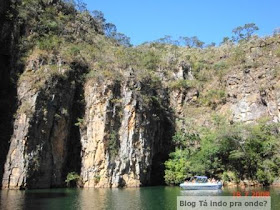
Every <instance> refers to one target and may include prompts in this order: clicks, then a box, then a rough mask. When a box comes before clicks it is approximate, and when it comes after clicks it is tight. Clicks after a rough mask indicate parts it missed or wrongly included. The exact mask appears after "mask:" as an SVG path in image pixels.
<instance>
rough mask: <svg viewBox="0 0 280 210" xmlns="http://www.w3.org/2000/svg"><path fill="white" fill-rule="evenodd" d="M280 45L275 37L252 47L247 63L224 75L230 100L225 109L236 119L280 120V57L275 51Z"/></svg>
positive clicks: (249, 121) (246, 58)
mask: <svg viewBox="0 0 280 210" xmlns="http://www.w3.org/2000/svg"><path fill="white" fill-rule="evenodd" d="M279 44H280V43H279V40H273V41H267V42H260V43H258V44H255V45H253V46H251V48H250V51H249V52H247V53H246V56H245V61H246V63H247V64H246V65H244V66H242V67H241V68H237V69H234V68H233V70H232V71H231V72H230V73H229V74H228V75H227V77H226V78H225V81H224V82H225V88H226V93H227V101H226V104H225V105H224V106H223V107H222V109H223V110H230V111H231V114H232V119H233V121H243V122H247V123H252V122H255V121H256V120H257V119H259V118H261V117H268V118H269V119H270V120H272V121H274V122H280V85H279V84H280V80H279V76H277V75H278V74H279V66H280V59H279V56H276V55H274V54H273V53H272V52H273V50H276V49H278V48H279ZM265 47H266V48H268V49H269V51H268V50H266V51H264V50H263V49H265ZM264 53H266V54H264ZM264 58H265V59H264Z"/></svg>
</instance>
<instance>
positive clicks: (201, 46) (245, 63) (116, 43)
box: [10, 0, 280, 184]
mask: <svg viewBox="0 0 280 210" xmlns="http://www.w3.org/2000/svg"><path fill="white" fill-rule="evenodd" d="M13 6H14V7H13V8H12V9H11V13H10V18H11V19H14V20H15V21H16V22H18V23H19V28H21V30H22V32H21V33H22V34H23V36H22V39H21V41H20V52H21V57H22V61H21V62H22V63H23V64H26V63H27V64H28V65H26V66H25V71H24V72H23V74H21V75H20V79H19V82H23V81H32V82H33V83H34V84H33V88H34V89H36V90H39V89H41V88H42V87H43V86H44V84H45V83H44V81H46V80H48V79H49V78H50V77H57V76H58V77H62V78H65V77H66V74H67V72H68V71H73V69H72V68H71V66H73V65H75V64H79V66H85V67H86V68H87V71H85V72H83V75H79V77H78V78H77V79H81V78H82V79H86V80H98V81H104V80H106V79H111V80H118V81H122V80H123V78H125V77H126V78H127V72H132V71H133V76H134V77H135V80H137V81H145V82H149V84H151V85H150V88H152V89H155V90H156V89H158V88H161V87H164V88H167V89H169V90H170V92H171V91H176V90H181V91H183V90H188V89H191V88H195V89H196V90H197V91H198V92H199V97H198V98H197V100H195V101H193V103H192V104H189V105H188V108H187V109H184V110H183V111H182V112H183V114H184V116H185V117H186V119H192V118H195V115H196V113H197V112H202V111H203V112H207V113H210V114H213V112H215V110H217V109H218V107H219V106H220V105H222V104H224V103H225V101H226V95H227V94H226V90H225V82H224V80H225V76H226V75H227V74H228V73H229V72H230V71H244V70H245V69H246V68H248V67H249V68H258V67H259V66H260V65H264V64H266V65H268V66H269V67H270V68H271V69H273V72H272V73H271V74H272V75H271V77H273V78H279V77H280V69H279V66H277V65H274V64H273V62H269V61H266V60H265V59H262V58H260V59H258V60H260V62H256V61H255V60H254V59H252V58H251V57H250V56H249V53H250V50H251V48H252V47H256V46H260V45H262V44H263V42H264V41H267V42H273V41H274V40H278V39H279V37H278V35H279V31H275V34H274V36H271V37H267V38H259V37H257V36H254V35H253V33H254V32H255V31H256V30H258V27H257V26H256V25H255V24H254V23H250V24H245V25H244V26H240V27H237V28H235V29H233V36H232V38H229V37H225V38H224V39H223V41H222V42H221V44H220V46H219V47H215V45H216V44H215V43H211V44H208V45H205V43H204V42H203V41H201V40H199V39H198V37H195V36H194V37H180V39H179V40H172V37H170V36H165V37H164V38H161V39H158V40H156V41H153V42H147V43H143V44H142V45H139V46H137V47H132V46H131V44H130V40H129V38H128V37H127V36H125V35H124V34H122V33H119V32H117V29H116V26H115V25H114V24H112V23H107V22H106V19H105V18H104V15H103V13H102V12H100V11H93V12H89V11H88V10H86V7H85V5H84V4H83V3H81V2H80V3H77V2H73V1H62V0H42V1H38V0H22V1H20V2H17V3H15V4H14V5H13ZM15 11H17V12H15ZM269 53H271V54H272V55H273V56H275V57H277V58H279V57H280V48H279V47H278V48H268V47H266V46H264V47H263V48H261V49H259V52H255V54H256V56H259V55H261V54H269ZM259 57H260V56H259ZM182 61H185V62H186V63H188V65H189V66H190V67H191V70H192V74H193V76H194V78H192V79H189V78H181V79H179V80H176V79H174V76H173V75H174V72H176V71H177V69H178V66H179V64H180V63H181V62H182ZM30 63H31V64H32V65H29V64H30ZM34 65H36V66H35V67H34ZM43 66H44V67H43ZM161 75H164V78H165V79H163V78H162V76H161ZM278 85H279V84H278ZM267 88H270V84H267V83H265V84H262V86H261V87H260V90H261V89H267ZM273 88H280V87H273ZM23 108H24V106H23ZM190 115H191V117H190ZM212 116H213V118H212V119H211V126H209V127H199V126H198V125H197V126H196V127H193V126H190V127H188V129H187V130H186V129H183V130H181V128H182V126H179V125H177V132H176V134H175V135H174V137H173V142H174V145H175V147H176V150H175V152H173V153H171V154H170V159H169V160H168V161H167V162H166V163H165V166H166V171H165V172H166V174H165V180H166V183H167V184H178V183H180V182H181V181H182V180H184V179H185V178H186V176H191V175H195V174H206V175H208V176H212V177H217V178H221V179H223V180H225V181H237V182H238V181H239V180H243V179H251V180H258V181H259V182H261V183H264V184H269V183H271V182H272V181H273V179H274V178H275V177H277V176H279V174H280V171H279V167H280V152H279V151H278V150H279V149H278V148H279V138H280V134H279V125H277V124H274V123H270V122H268V121H260V122H259V123H258V124H242V123H232V122H230V121H229V120H226V119H225V118H224V117H221V116H218V115H212ZM205 117H206V116H205ZM80 124H82V120H78V123H77V125H78V126H79V125H80ZM190 124H192V125H193V124H195V123H190ZM114 135H115V134H111V139H112V144H111V145H110V146H111V147H112V148H114V147H115V146H114V141H113V140H114V139H115V136H114ZM77 179H78V176H76V175H75V174H74V173H73V174H71V176H69V177H67V180H68V182H71V181H73V180H77Z"/></svg>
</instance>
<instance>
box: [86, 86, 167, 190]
mask: <svg viewBox="0 0 280 210" xmlns="http://www.w3.org/2000/svg"><path fill="white" fill-rule="evenodd" d="M155 96H156V94H155V93H153V92H152V91H151V92H149V90H144V89H143V87H142V86H141V85H140V84H137V83H135V82H128V81H126V82H122V83H114V82H109V81H107V82H105V83H104V84H92V83H88V84H87V85H86V87H85V100H86V111H85V119H84V122H83V125H82V130H83V132H82V138H81V143H82V170H81V177H82V182H83V185H84V187H123V186H129V187H138V186H142V185H147V184H151V181H152V180H151V174H152V164H153V160H154V159H155V157H156V156H157V155H159V156H160V155H162V156H164V154H165V155H166V154H168V152H167V150H168V145H169V142H170V141H169V140H170V138H171V135H172V126H171V122H168V121H169V120H170V119H168V118H166V113H164V112H165V110H162V109H161V108H160V107H159V104H154V102H153V101H152V100H153V99H154V98H153V97H155ZM164 123H165V124H166V126H165V125H164ZM168 129H169V130H168ZM154 164H157V163H154Z"/></svg>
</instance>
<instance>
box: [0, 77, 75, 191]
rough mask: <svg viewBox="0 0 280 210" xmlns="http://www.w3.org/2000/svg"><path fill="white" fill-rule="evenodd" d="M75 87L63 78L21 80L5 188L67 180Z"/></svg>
mask: <svg viewBox="0 0 280 210" xmlns="http://www.w3.org/2000/svg"><path fill="white" fill-rule="evenodd" d="M26 74H27V73H26ZM38 83H39V84H40V85H42V86H40V87H39V88H38ZM74 90H75V86H74V85H73V84H71V81H69V80H67V79H64V78H61V77H49V78H48V79H47V80H43V81H36V80H32V81H30V80H26V81H21V83H20V85H19V87H18V100H19V103H20V105H19V108H18V111H17V114H16V120H15V123H14V132H13V136H12V138H11V144H10V149H9V153H8V155H7V159H6V164H5V171H4V175H3V181H2V187H3V188H9V189H22V188H49V187H51V186H59V185H62V183H64V180H62V170H63V167H64V163H65V158H66V153H67V149H66V145H67V140H68V134H69V126H70V122H71V115H70V113H69V111H70V110H71V106H72V101H73V94H74Z"/></svg>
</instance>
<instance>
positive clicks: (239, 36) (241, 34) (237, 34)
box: [232, 23, 259, 42]
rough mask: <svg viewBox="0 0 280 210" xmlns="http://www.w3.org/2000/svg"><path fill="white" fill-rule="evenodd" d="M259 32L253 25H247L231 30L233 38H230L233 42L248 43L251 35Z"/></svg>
mask: <svg viewBox="0 0 280 210" xmlns="http://www.w3.org/2000/svg"><path fill="white" fill-rule="evenodd" d="M257 30H259V27H258V26H257V25H256V24H255V23H247V24H245V25H244V26H238V27H236V28H234V29H233V30H232V33H233V34H234V36H233V37H232V40H233V41H237V42H238V41H241V40H246V41H248V40H249V39H250V38H251V37H252V35H253V33H255V32H256V31H257Z"/></svg>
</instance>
